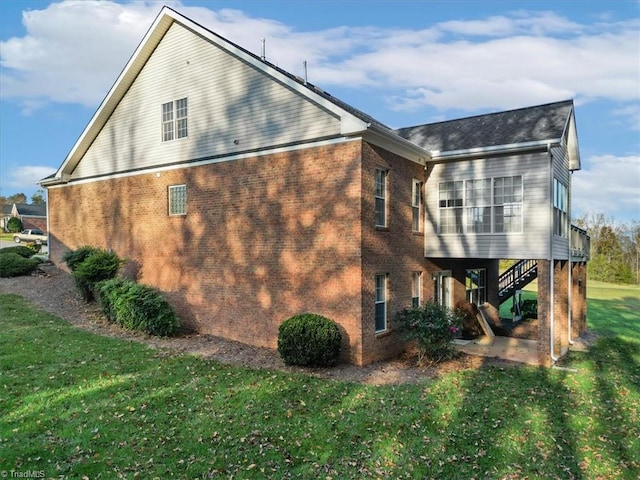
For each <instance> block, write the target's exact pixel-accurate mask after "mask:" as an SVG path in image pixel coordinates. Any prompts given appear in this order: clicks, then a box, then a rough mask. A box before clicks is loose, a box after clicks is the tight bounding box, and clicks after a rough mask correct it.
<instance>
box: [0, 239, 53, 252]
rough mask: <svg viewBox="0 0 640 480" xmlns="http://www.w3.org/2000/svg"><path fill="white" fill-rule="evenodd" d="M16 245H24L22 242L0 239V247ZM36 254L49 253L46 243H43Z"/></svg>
mask: <svg viewBox="0 0 640 480" xmlns="http://www.w3.org/2000/svg"><path fill="white" fill-rule="evenodd" d="M16 245H24V244H23V243H15V242H12V241H10V240H0V248H5V247H14V246H16ZM38 255H49V247H48V246H47V245H43V246H42V248H41V249H40V253H39V254H38Z"/></svg>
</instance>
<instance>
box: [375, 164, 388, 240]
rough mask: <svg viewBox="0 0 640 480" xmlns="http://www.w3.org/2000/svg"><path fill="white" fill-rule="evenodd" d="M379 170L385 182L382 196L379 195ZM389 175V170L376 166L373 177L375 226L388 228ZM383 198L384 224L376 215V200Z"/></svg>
mask: <svg viewBox="0 0 640 480" xmlns="http://www.w3.org/2000/svg"><path fill="white" fill-rule="evenodd" d="M378 172H380V173H381V174H382V180H383V182H384V185H383V191H382V196H380V195H378V191H377V190H378ZM388 176H389V170H385V169H383V168H376V169H375V174H374V178H373V182H374V187H373V195H374V200H373V201H374V207H373V210H374V216H375V218H374V223H375V226H376V227H378V228H387V225H388V224H389V221H388V218H387V217H388V215H387V214H388V206H387V205H388V202H387V199H388V196H389V195H388V191H389V181H388ZM378 199H379V200H382V202H383V203H384V211H383V215H382V217H383V218H382V222H383V223H382V224H380V223H378V216H377V215H376V206H375V204H376V201H377V200H378Z"/></svg>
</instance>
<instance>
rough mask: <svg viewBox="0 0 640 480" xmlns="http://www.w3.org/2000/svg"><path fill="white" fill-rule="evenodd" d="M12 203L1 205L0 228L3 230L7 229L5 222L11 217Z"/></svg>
mask: <svg viewBox="0 0 640 480" xmlns="http://www.w3.org/2000/svg"><path fill="white" fill-rule="evenodd" d="M12 208H13V205H11V204H7V205H2V210H0V230H1V231H3V232H6V231H7V222H8V221H9V219H10V218H11V209H12Z"/></svg>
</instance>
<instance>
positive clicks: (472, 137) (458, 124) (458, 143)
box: [396, 100, 579, 170]
mask: <svg viewBox="0 0 640 480" xmlns="http://www.w3.org/2000/svg"><path fill="white" fill-rule="evenodd" d="M396 133H397V134H398V135H400V136H401V137H403V138H406V139H407V140H410V141H411V142H413V143H415V144H417V145H419V146H421V147H423V148H425V149H427V150H429V151H430V152H431V154H432V156H433V157H434V159H437V158H438V157H446V156H447V157H451V156H453V155H454V154H457V155H470V154H473V153H474V152H476V153H485V152H487V151H491V150H493V151H499V150H524V149H527V148H534V147H537V148H540V147H544V146H546V145H548V144H551V145H567V144H568V145H567V147H568V149H569V157H570V160H573V167H575V168H572V169H574V170H577V169H579V155H578V153H577V137H576V134H575V120H574V109H573V100H565V101H561V102H555V103H547V104H544V105H536V106H533V107H526V108H519V109H516V110H507V111H503V112H496V113H488V114H484V115H476V116H472V117H466V118H460V119H456V120H448V121H445V122H437V123H429V124H424V125H417V126H414V127H406V128H401V129H398V130H396ZM574 137H575V138H574Z"/></svg>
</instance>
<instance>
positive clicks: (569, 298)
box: [567, 171, 573, 345]
mask: <svg viewBox="0 0 640 480" xmlns="http://www.w3.org/2000/svg"><path fill="white" fill-rule="evenodd" d="M572 178H573V172H572V171H570V172H569V186H568V187H567V233H568V236H569V255H568V256H569V275H568V277H569V285H568V288H567V302H568V305H567V315H568V316H569V322H568V324H569V327H568V328H569V332H568V334H567V339H568V342H569V345H573V339H572V338H571V329H572V327H571V320H572V318H571V317H572V314H573V298H572V293H573V261H572V259H571V257H572V254H571V240H572V239H571V236H572V235H573V233H572V231H571V179H572Z"/></svg>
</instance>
